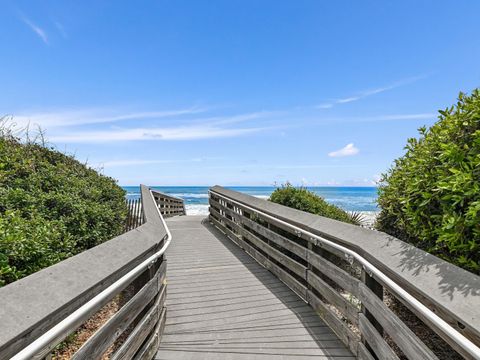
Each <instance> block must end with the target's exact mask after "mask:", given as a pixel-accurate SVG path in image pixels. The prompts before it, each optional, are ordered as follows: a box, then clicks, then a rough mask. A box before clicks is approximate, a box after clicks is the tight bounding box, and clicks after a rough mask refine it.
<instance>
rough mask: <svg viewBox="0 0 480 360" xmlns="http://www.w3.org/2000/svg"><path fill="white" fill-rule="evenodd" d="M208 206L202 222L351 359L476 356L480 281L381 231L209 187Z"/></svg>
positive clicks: (479, 328)
mask: <svg viewBox="0 0 480 360" xmlns="http://www.w3.org/2000/svg"><path fill="white" fill-rule="evenodd" d="M209 203H210V220H211V222H212V223H213V224H214V225H216V226H217V227H218V228H219V229H221V230H222V231H223V232H224V233H225V234H226V235H228V236H229V238H230V239H232V240H233V241H234V242H235V243H236V244H237V245H239V246H240V247H241V248H243V249H244V250H245V251H246V252H247V253H248V254H250V255H251V256H252V257H253V258H254V259H255V260H257V261H258V262H259V263H260V264H262V265H263V266H265V267H266V268H267V269H269V270H270V271H271V272H272V273H274V274H275V275H276V276H278V277H279V278H280V279H281V280H282V281H283V282H284V283H285V284H286V285H287V286H289V287H290V288H291V289H292V290H293V291H295V292H296V293H297V294H298V295H299V296H301V297H302V298H303V299H304V300H305V301H306V302H308V303H309V304H310V305H311V306H312V307H313V308H314V309H315V310H316V311H317V313H318V314H319V315H320V317H321V318H322V319H323V320H324V321H325V323H326V324H327V325H328V326H329V327H330V328H332V330H333V331H334V332H335V333H336V334H337V335H338V336H339V338H340V339H341V340H342V341H343V342H344V343H345V344H346V345H347V346H348V347H349V348H350V350H351V351H352V353H353V354H355V355H357V356H358V358H361V359H374V358H377V359H398V358H400V357H402V356H404V357H406V358H408V359H438V356H441V355H438V354H439V352H442V351H444V350H441V351H439V349H438V348H436V347H437V344H438V341H440V343H442V344H444V345H445V346H446V347H447V348H448V347H450V350H449V351H450V353H451V350H452V349H453V350H455V351H456V352H457V353H458V354H461V356H463V357H464V358H467V359H480V349H479V344H480V341H479V339H480V337H479V333H480V332H479V330H480V319H479V317H480V277H478V276H476V275H474V274H471V273H468V272H466V271H464V270H462V269H460V268H458V267H456V266H453V265H451V264H448V263H446V262H444V261H443V260H440V259H438V258H436V257H434V256H432V255H429V254H427V253H425V252H423V251H422V250H419V249H416V248H414V247H412V246H410V245H408V244H406V243H404V242H402V241H400V240H398V239H395V238H392V237H390V236H388V235H386V234H383V233H381V232H376V231H372V230H368V229H363V228H361V227H357V226H353V225H349V224H345V223H341V222H338V221H335V220H331V219H326V218H322V217H319V216H316V215H312V214H308V213H304V212H301V211H298V210H294V209H291V208H287V207H285V206H282V205H278V204H274V203H271V202H269V201H265V200H261V199H257V198H254V197H251V196H248V195H245V194H241V193H237V192H235V191H231V190H228V189H224V188H221V187H218V186H216V187H213V188H212V189H210V196H209ZM384 295H385V299H384ZM387 300H389V301H397V300H398V301H399V302H400V303H401V304H403V305H404V307H405V308H403V309H404V310H402V311H405V312H411V313H413V314H415V315H416V316H417V318H418V319H420V320H421V321H422V322H423V324H420V326H422V327H425V328H426V329H427V333H428V334H429V335H428V336H424V335H422V336H420V335H417V334H416V332H417V330H418V329H415V328H413V326H412V325H411V324H410V323H409V322H408V321H404V320H405V319H404V317H403V316H402V314H397V313H396V312H394V311H392V309H391V308H390V307H389V306H387ZM415 326H418V324H417V325H415ZM433 338H435V339H436V340H435V339H433ZM440 338H441V339H443V341H442V340H441V339H440ZM432 341H437V342H435V343H432ZM427 345H428V346H427ZM448 356H449V355H448ZM448 358H449V357H448Z"/></svg>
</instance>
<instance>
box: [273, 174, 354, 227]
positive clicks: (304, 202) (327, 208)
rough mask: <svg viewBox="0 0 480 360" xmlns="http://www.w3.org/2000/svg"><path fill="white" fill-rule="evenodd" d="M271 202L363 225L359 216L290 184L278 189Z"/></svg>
mask: <svg viewBox="0 0 480 360" xmlns="http://www.w3.org/2000/svg"><path fill="white" fill-rule="evenodd" d="M270 201H272V202H274V203H277V204H281V205H285V206H288V207H291V208H294V209H297V210H302V211H306V212H309V213H312V214H316V215H320V216H325V217H328V218H331V219H335V220H339V221H343V222H346V223H350V224H355V225H361V223H362V219H361V217H360V216H358V214H357V215H356V214H349V213H348V212H346V211H345V210H343V209H341V208H339V207H338V206H335V205H332V204H329V203H328V202H326V201H325V200H324V199H323V198H322V197H320V196H318V195H317V194H315V193H314V192H312V191H310V190H308V189H306V188H304V187H298V188H297V187H294V186H292V185H291V184H289V183H286V184H285V185H282V186H281V187H279V188H277V189H276V190H275V191H274V192H273V193H272V195H270Z"/></svg>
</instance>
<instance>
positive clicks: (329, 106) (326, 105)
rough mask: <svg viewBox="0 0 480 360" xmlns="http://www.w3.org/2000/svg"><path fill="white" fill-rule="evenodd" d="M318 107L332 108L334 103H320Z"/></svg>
mask: <svg viewBox="0 0 480 360" xmlns="http://www.w3.org/2000/svg"><path fill="white" fill-rule="evenodd" d="M315 107H316V108H317V109H330V108H332V107H333V104H330V103H324V104H319V105H316V106H315Z"/></svg>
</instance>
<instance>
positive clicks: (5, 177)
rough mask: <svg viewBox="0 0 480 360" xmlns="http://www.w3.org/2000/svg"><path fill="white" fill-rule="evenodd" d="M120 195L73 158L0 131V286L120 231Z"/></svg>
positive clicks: (122, 210) (123, 212)
mask: <svg viewBox="0 0 480 360" xmlns="http://www.w3.org/2000/svg"><path fill="white" fill-rule="evenodd" d="M124 196H125V192H124V190H123V189H122V188H121V187H119V186H118V185H117V184H116V183H115V181H114V180H113V179H111V178H108V177H106V176H103V175H100V174H98V173H97V172H96V171H95V170H93V169H91V168H89V167H87V166H86V165H84V164H82V163H80V162H78V161H77V160H75V159H74V158H73V157H71V156H68V155H65V154H63V153H60V152H58V151H56V150H55V149H53V148H47V147H45V146H43V145H42V144H37V143H32V142H22V141H20V140H19V139H18V138H16V137H14V136H12V135H11V134H10V133H9V132H8V131H5V130H4V131H2V129H0V286H1V285H3V284H5V283H9V282H12V281H14V280H16V279H19V278H21V277H23V276H26V275H28V274H31V273H33V272H35V271H38V270H40V269H42V268H44V267H46V266H49V265H52V264H54V263H56V262H58V261H61V260H63V259H65V258H67V257H69V256H71V255H74V254H76V253H79V252H81V251H83V250H85V249H88V248H91V247H93V246H95V245H98V244H100V243H102V242H104V241H106V240H109V239H111V238H113V237H115V236H117V235H118V234H120V233H122V230H123V226H124V224H125V218H126V213H127V207H126V204H125V200H124Z"/></svg>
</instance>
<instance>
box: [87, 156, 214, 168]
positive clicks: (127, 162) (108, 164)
mask: <svg viewBox="0 0 480 360" xmlns="http://www.w3.org/2000/svg"><path fill="white" fill-rule="evenodd" d="M209 159H215V160H218V159H219V158H192V159H175V160H173V159H154V160H148V159H121V160H108V161H103V162H98V163H96V164H94V165H96V166H100V167H104V168H112V167H126V166H142V165H155V164H178V163H201V162H204V161H206V160H209Z"/></svg>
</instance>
